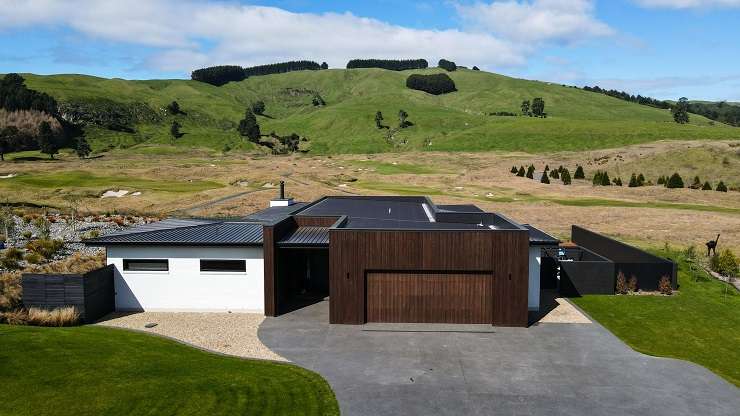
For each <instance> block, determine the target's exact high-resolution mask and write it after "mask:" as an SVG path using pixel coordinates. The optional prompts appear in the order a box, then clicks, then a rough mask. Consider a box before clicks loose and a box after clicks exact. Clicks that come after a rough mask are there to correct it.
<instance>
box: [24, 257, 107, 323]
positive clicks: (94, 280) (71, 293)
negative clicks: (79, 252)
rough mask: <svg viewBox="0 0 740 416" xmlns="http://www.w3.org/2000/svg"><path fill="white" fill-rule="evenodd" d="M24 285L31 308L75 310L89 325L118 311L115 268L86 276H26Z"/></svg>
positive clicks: (96, 271)
mask: <svg viewBox="0 0 740 416" xmlns="http://www.w3.org/2000/svg"><path fill="white" fill-rule="evenodd" d="M21 282H22V287H23V306H25V307H27V308H31V307H33V308H42V309H54V308H59V307H63V306H74V307H75V308H77V310H78V311H79V312H80V319H81V320H82V321H83V322H85V323H92V322H95V321H96V320H98V319H100V318H101V317H103V316H104V315H106V314H108V313H110V312H113V310H114V309H115V292H114V288H113V265H108V266H106V267H103V268H100V269H97V270H93V271H91V272H87V273H85V274H24V275H23V278H22V281H21Z"/></svg>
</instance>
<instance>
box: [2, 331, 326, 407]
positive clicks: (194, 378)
mask: <svg viewBox="0 0 740 416" xmlns="http://www.w3.org/2000/svg"><path fill="white" fill-rule="evenodd" d="M0 345H2V348H0V379H1V380H4V381H5V382H4V383H3V398H2V400H0V414H2V415H7V416H22V415H23V416H25V415H27V416H31V415H33V416H43V415H56V416H65V415H70V416H80V415H172V414H178V415H214V416H215V415H295V414H302V415H338V414H339V409H338V406H337V402H336V399H335V398H334V394H333V392H332V391H331V388H330V387H329V385H328V384H327V383H326V382H325V381H324V380H323V379H322V378H321V377H320V376H319V375H318V374H316V373H313V372H311V371H308V370H305V369H303V368H300V367H297V366H294V365H290V364H281V363H274V362H269V361H259V360H241V359H237V358H232V357H225V356H220V355H215V354H210V353H206V352H203V351H200V350H197V349H194V348H191V347H188V346H185V345H181V344H178V343H176V342H174V341H170V340H167V339H163V338H159V337H154V336H151V335H146V334H140V333H134V332H128V331H123V330H117V329H110V328H100V327H91V326H86V327H77V328H37V327H22V326H18V327H13V326H7V325H0Z"/></svg>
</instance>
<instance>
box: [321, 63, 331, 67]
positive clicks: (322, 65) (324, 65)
mask: <svg viewBox="0 0 740 416" xmlns="http://www.w3.org/2000/svg"><path fill="white" fill-rule="evenodd" d="M321 69H329V65H328V64H327V63H326V62H322V63H321Z"/></svg>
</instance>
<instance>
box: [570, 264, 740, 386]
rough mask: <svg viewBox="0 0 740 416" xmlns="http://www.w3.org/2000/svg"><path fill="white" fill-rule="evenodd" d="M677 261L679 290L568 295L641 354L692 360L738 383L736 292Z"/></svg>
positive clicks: (739, 330) (739, 348)
mask: <svg viewBox="0 0 740 416" xmlns="http://www.w3.org/2000/svg"><path fill="white" fill-rule="evenodd" d="M656 254H658V255H662V256H665V257H671V258H673V259H677V258H678V260H679V284H680V290H679V293H677V294H675V295H673V296H670V297H665V296H663V297H661V296H603V295H598V296H597V295H588V296H584V297H581V298H573V299H571V300H572V301H573V302H575V304H576V305H578V306H580V307H581V308H583V310H585V311H586V312H587V313H588V314H589V315H591V317H593V318H594V319H596V320H597V321H598V322H599V323H601V324H602V325H604V326H605V327H606V328H607V329H609V330H610V331H611V332H613V333H614V334H615V335H617V336H618V337H619V338H621V339H622V340H623V341H624V342H625V343H627V344H628V345H629V346H631V347H632V348H634V349H635V350H637V351H640V352H642V353H644V354H649V355H655V356H661V357H672V358H679V359H683V360H688V361H692V362H695V363H697V364H700V365H703V366H704V367H706V368H708V369H710V370H712V371H713V372H715V373H716V374H718V375H720V376H722V377H724V378H725V379H727V380H728V381H730V382H731V383H733V384H735V385H736V386H740V295H739V294H738V293H737V292H736V290H735V289H734V288H732V287H729V286H727V285H725V284H724V283H721V282H719V281H717V280H715V279H712V278H710V277H709V276H708V275H707V274H706V273H704V272H695V273H691V272H690V271H689V264H688V263H687V262H686V261H685V259H684V258H683V257H682V256H681V255H680V254H679V253H676V252H671V253H668V254H666V252H665V251H660V252H656Z"/></svg>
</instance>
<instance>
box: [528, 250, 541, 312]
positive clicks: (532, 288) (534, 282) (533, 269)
mask: <svg viewBox="0 0 740 416" xmlns="http://www.w3.org/2000/svg"><path fill="white" fill-rule="evenodd" d="M541 261H542V248H541V247H540V246H531V247H529V296H528V299H529V301H528V302H527V306H528V307H529V310H530V311H538V310H539V309H540V262H541Z"/></svg>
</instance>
